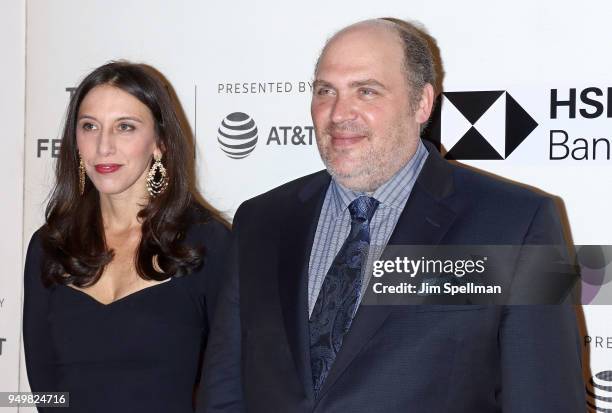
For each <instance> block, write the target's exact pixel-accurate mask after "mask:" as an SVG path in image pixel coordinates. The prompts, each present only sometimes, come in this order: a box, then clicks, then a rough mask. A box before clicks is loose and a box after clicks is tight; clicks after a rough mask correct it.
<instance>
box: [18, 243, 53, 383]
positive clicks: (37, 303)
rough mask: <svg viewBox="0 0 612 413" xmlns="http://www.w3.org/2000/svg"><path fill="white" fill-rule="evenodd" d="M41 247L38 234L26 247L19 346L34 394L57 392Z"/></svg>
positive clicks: (47, 295) (48, 292) (47, 294)
mask: <svg viewBox="0 0 612 413" xmlns="http://www.w3.org/2000/svg"><path fill="white" fill-rule="evenodd" d="M42 254H43V252H42V247H41V241H40V235H39V232H36V233H34V235H33V236H32V239H31V240H30V245H29V246H28V252H27V256H26V263H25V274H24V308H23V343H24V348H25V361H26V368H27V372H28V380H29V382H30V387H31V389H32V391H34V392H47V391H58V389H57V381H56V364H55V361H56V355H55V351H54V349H53V348H52V346H51V344H50V343H51V342H52V340H51V332H50V328H49V321H48V318H47V316H48V303H49V297H50V294H51V290H50V289H47V288H45V287H44V286H43V284H42V281H41V262H42Z"/></svg>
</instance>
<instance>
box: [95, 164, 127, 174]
mask: <svg viewBox="0 0 612 413" xmlns="http://www.w3.org/2000/svg"><path fill="white" fill-rule="evenodd" d="M119 168H121V165H119V164H116V163H99V164H97V165H96V172H98V173H100V174H112V173H113V172H115V171H116V170H117V169H119Z"/></svg>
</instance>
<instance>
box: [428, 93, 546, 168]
mask: <svg viewBox="0 0 612 413" xmlns="http://www.w3.org/2000/svg"><path fill="white" fill-rule="evenodd" d="M537 126H538V123H537V122H536V121H535V120H534V119H533V118H532V117H531V115H529V114H528V113H527V112H526V111H525V109H523V107H522V106H521V105H520V104H519V103H518V102H517V101H516V100H515V99H514V97H512V96H511V95H510V93H508V92H507V91H504V90H489V91H471V92H444V93H442V95H441V96H440V98H439V101H438V105H437V107H436V111H435V113H434V114H433V115H432V121H431V124H430V125H429V126H428V128H427V130H426V132H425V135H426V137H427V138H428V139H429V140H431V141H433V142H434V143H436V144H437V145H438V146H440V144H441V145H442V146H444V148H445V149H446V150H447V151H448V152H447V153H446V155H445V157H446V158H447V159H456V160H461V159H466V160H485V159H487V160H488V159H498V160H502V159H506V158H508V157H509V156H510V155H511V154H512V152H514V151H515V150H516V148H518V147H519V145H520V144H521V143H523V141H525V139H527V137H528V136H529V135H530V134H531V132H533V130H534V129H535V128H536V127H537Z"/></svg>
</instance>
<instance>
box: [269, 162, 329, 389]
mask: <svg viewBox="0 0 612 413" xmlns="http://www.w3.org/2000/svg"><path fill="white" fill-rule="evenodd" d="M329 182H330V176H329V175H328V174H327V173H326V172H321V173H319V174H317V175H315V176H314V178H313V179H312V180H311V181H310V183H309V184H307V185H306V186H305V187H304V188H303V190H301V191H300V193H299V194H298V195H297V199H296V200H295V201H296V202H295V203H294V204H293V205H287V206H286V208H287V210H288V211H289V212H288V214H287V216H286V217H285V218H284V219H283V221H282V224H281V225H282V228H281V229H280V233H281V238H280V247H279V268H278V284H279V294H280V302H281V307H282V311H283V319H284V324H285V331H286V333H287V341H288V343H289V347H290V349H291V353H292V354H293V360H294V362H295V367H296V371H297V373H298V376H299V378H300V380H301V381H302V383H303V385H304V389H305V392H306V394H307V395H308V398H309V399H311V400H312V399H313V397H314V396H313V388H312V373H311V369H310V335H309V330H308V264H309V262H310V252H311V250H312V244H313V241H314V236H315V232H316V229H317V224H318V221H319V215H320V213H321V208H322V206H323V200H324V199H325V194H326V190H327V187H328V186H329Z"/></svg>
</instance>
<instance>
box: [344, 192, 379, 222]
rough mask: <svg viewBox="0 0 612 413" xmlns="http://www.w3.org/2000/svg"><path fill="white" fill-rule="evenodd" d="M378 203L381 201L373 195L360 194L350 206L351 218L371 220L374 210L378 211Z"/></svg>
mask: <svg viewBox="0 0 612 413" xmlns="http://www.w3.org/2000/svg"><path fill="white" fill-rule="evenodd" d="M378 204H380V202H378V201H377V200H376V199H375V198H372V197H371V196H365V195H363V196H360V197H359V198H357V199H355V200H354V201H353V202H351V203H350V204H349V206H348V208H349V212H350V213H351V219H352V220H355V219H357V220H361V221H370V220H371V219H372V216H373V215H374V212H376V208H378Z"/></svg>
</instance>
